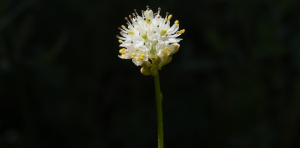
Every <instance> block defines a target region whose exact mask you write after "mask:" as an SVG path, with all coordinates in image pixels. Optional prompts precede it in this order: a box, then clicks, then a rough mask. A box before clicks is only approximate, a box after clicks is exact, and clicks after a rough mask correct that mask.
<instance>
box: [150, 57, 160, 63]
mask: <svg viewBox="0 0 300 148" xmlns="http://www.w3.org/2000/svg"><path fill="white" fill-rule="evenodd" d="M151 60H152V64H153V65H158V64H159V63H160V58H159V57H158V56H157V55H155V56H154V57H152V58H151Z"/></svg>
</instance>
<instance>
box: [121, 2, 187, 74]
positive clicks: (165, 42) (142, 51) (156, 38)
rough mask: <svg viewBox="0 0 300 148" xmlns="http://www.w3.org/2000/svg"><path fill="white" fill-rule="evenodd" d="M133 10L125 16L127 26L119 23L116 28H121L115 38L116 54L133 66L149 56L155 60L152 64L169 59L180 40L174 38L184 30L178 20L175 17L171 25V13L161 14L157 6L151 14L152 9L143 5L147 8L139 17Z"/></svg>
mask: <svg viewBox="0 0 300 148" xmlns="http://www.w3.org/2000/svg"><path fill="white" fill-rule="evenodd" d="M134 11H135V13H132V15H129V18H127V17H125V20H127V25H128V26H127V27H125V26H124V25H122V26H121V27H119V29H120V30H121V32H120V33H121V36H118V35H117V38H118V39H119V42H120V43H121V44H120V47H123V48H122V49H120V51H119V52H120V55H119V57H120V58H122V59H132V61H133V63H134V64H135V65H137V66H143V65H142V64H143V63H144V62H145V61H148V60H149V59H150V60H152V64H153V63H154V61H153V60H157V59H158V58H159V61H160V62H159V63H156V66H158V65H160V67H159V69H160V68H161V66H163V65H165V64H166V61H167V63H168V62H170V57H172V54H174V53H176V52H177V51H178V49H179V46H180V45H179V44H178V42H179V41H180V40H182V39H180V38H177V37H178V36H180V35H181V34H182V33H184V32H185V30H184V29H183V30H180V31H178V29H179V21H178V20H175V21H174V24H173V25H172V26H171V24H170V23H171V18H172V17H173V15H172V14H169V13H168V12H167V13H166V16H165V17H163V16H161V14H160V13H161V9H160V8H158V12H157V13H154V14H153V11H152V10H151V9H149V6H147V10H145V11H143V10H142V15H141V16H140V15H139V14H138V13H137V12H136V9H134Z"/></svg>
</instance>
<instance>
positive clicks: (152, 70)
mask: <svg viewBox="0 0 300 148" xmlns="http://www.w3.org/2000/svg"><path fill="white" fill-rule="evenodd" d="M150 73H151V76H156V75H157V73H158V71H157V68H154V67H151V68H150Z"/></svg>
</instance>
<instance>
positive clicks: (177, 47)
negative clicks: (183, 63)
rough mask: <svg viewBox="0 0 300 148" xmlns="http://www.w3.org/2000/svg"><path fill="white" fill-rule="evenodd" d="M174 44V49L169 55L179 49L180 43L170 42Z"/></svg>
mask: <svg viewBox="0 0 300 148" xmlns="http://www.w3.org/2000/svg"><path fill="white" fill-rule="evenodd" d="M172 45H173V46H174V50H173V51H172V52H171V53H170V55H172V54H174V53H176V52H177V51H178V50H179V47H180V45H179V44H177V43H173V44H172Z"/></svg>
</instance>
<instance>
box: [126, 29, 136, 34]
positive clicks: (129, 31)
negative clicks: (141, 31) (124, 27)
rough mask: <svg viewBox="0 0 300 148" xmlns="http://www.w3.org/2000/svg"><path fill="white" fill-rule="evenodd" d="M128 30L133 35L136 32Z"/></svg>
mask: <svg viewBox="0 0 300 148" xmlns="http://www.w3.org/2000/svg"><path fill="white" fill-rule="evenodd" d="M127 32H128V33H130V34H132V35H134V34H135V33H134V31H132V30H128V31H127Z"/></svg>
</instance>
